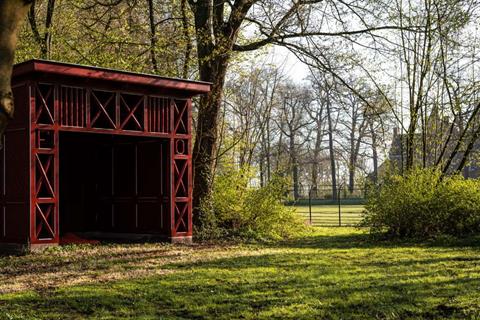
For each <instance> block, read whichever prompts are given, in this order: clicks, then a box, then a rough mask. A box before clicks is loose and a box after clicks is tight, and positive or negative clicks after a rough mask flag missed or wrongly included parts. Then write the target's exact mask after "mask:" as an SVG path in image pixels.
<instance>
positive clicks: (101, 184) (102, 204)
mask: <svg viewBox="0 0 480 320" xmlns="http://www.w3.org/2000/svg"><path fill="white" fill-rule="evenodd" d="M59 137H60V144H59V145H60V148H59V152H60V156H59V157H60V161H59V166H60V167H59V169H60V170H59V172H60V179H59V183H60V212H59V214H60V235H63V234H65V233H67V232H77V233H109V234H110V233H118V234H119V233H122V234H124V233H128V234H132V233H133V234H152V235H156V236H168V230H169V223H170V216H169V213H168V212H169V211H168V188H167V186H168V174H167V172H168V170H167V163H168V157H167V155H168V152H167V148H168V144H167V143H166V142H167V140H165V139H159V138H145V137H131V136H122V135H98V134H88V133H78V132H61V133H60V135H59Z"/></svg>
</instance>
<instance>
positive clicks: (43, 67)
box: [12, 59, 212, 94]
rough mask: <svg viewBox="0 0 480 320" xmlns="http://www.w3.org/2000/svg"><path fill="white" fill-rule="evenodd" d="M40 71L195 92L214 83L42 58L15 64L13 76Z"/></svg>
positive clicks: (201, 91)
mask: <svg viewBox="0 0 480 320" xmlns="http://www.w3.org/2000/svg"><path fill="white" fill-rule="evenodd" d="M38 72H43V73H50V74H57V75H62V76H68V77H80V78H87V79H96V80H104V81H112V82H123V83H131V84H137V85H146V86H151V87H159V88H165V89H175V90H184V91H188V92H191V93H193V94H205V93H208V92H210V90H211V86H212V83H210V82H203V81H195V80H186V79H179V78H169V77H162V76H158V75H154V74H148V73H137V72H131V71H123V70H116V69H109V68H102V67H95V66H88V65H78V64H72V63H64V62H59V61H52V60H41V59H31V60H27V61H24V62H21V63H18V64H15V65H14V67H13V74H12V78H15V77H19V76H23V75H27V74H30V73H38Z"/></svg>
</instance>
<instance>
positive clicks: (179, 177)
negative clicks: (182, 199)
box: [174, 161, 188, 194]
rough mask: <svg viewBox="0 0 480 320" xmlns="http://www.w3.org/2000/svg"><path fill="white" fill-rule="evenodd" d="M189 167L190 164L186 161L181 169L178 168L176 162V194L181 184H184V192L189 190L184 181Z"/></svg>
mask: <svg viewBox="0 0 480 320" xmlns="http://www.w3.org/2000/svg"><path fill="white" fill-rule="evenodd" d="M187 167H188V165H187V162H186V161H185V163H184V165H183V166H182V168H181V169H180V170H179V169H178V166H177V162H175V163H174V168H175V173H176V175H177V176H176V178H177V181H176V182H175V194H176V193H177V192H178V188H180V186H182V189H183V191H184V192H187V187H186V186H185V184H184V183H183V176H184V175H185V171H186V170H187Z"/></svg>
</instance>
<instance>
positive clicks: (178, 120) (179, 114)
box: [172, 100, 187, 132]
mask: <svg viewBox="0 0 480 320" xmlns="http://www.w3.org/2000/svg"><path fill="white" fill-rule="evenodd" d="M172 103H173V106H174V108H175V112H176V123H175V132H177V131H178V127H180V124H181V125H182V128H183V130H184V131H185V132H186V131H187V126H186V124H185V123H184V121H183V115H184V114H185V111H186V110H187V104H186V103H184V105H183V108H182V110H181V111H180V110H179V109H178V106H177V103H176V102H175V100H172Z"/></svg>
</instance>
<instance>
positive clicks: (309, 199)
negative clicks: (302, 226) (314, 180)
mask: <svg viewBox="0 0 480 320" xmlns="http://www.w3.org/2000/svg"><path fill="white" fill-rule="evenodd" d="M308 211H309V214H310V225H312V188H311V187H310V190H308Z"/></svg>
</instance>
